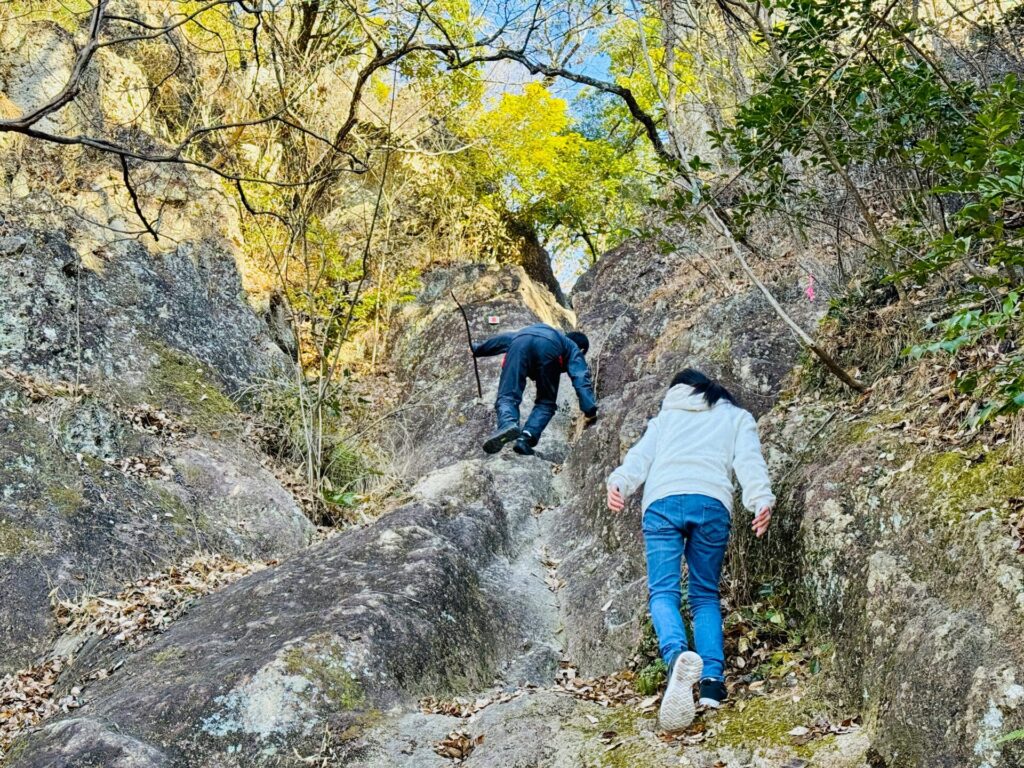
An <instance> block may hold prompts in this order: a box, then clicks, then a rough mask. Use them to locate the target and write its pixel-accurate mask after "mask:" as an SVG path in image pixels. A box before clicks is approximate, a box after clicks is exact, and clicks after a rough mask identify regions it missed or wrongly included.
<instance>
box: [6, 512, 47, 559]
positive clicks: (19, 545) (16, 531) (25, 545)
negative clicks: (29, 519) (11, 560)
mask: <svg viewBox="0 0 1024 768" xmlns="http://www.w3.org/2000/svg"><path fill="white" fill-rule="evenodd" d="M44 549H45V546H44V542H43V541H40V539H39V536H38V534H37V533H36V532H35V531H33V530H32V529H31V528H24V527H22V526H20V525H15V524H14V523H10V522H7V521H6V520H0V557H18V556H20V555H36V554H39V553H40V552H42V551H43V550H44Z"/></svg>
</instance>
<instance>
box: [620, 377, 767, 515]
mask: <svg viewBox="0 0 1024 768" xmlns="http://www.w3.org/2000/svg"><path fill="white" fill-rule="evenodd" d="M734 472H735V474H736V478H737V479H738V480H739V481H740V485H741V486H742V488H743V506H744V507H746V508H747V509H749V510H750V511H751V512H753V513H755V514H756V513H757V512H758V511H760V510H761V509H762V508H763V507H770V506H773V505H774V504H775V496H773V495H772V489H771V481H770V480H769V478H768V467H767V465H766V464H765V462H764V456H762V455H761V441H760V439H759V438H758V436H757V423H756V422H755V421H754V417H753V416H751V415H750V414H749V413H748V412H747V411H745V410H743V409H742V408H738V407H737V406H735V405H733V404H732V403H729V402H726V401H725V400H719V401H718V402H717V403H715V405H714V407H711V406H709V405H708V404H707V401H705V400H704V395H699V394H697V393H695V392H694V391H693V387H690V386H689V385H687V384H677V385H676V386H674V387H672V388H671V389H670V390H669V391H668V394H667V395H665V401H664V402H663V403H662V405H661V413H659V414H658V415H657V416H655V417H654V418H653V419H651V420H650V421H649V422H648V424H647V431H646V432H644V436H643V437H641V438H640V440H639V442H637V444H636V445H634V446H633V447H632V448H630V449H629V452H628V453H627V454H626V458H625V459H624V460H623V462H622V466H620V467H619V468H618V469H616V470H615V471H614V472H612V473H611V475H610V476H609V477H608V486H609V487H611V486H613V485H614V486H617V487H618V489H619V490H620V491H621V492H622V494H623V495H624V496H627V497H628V496H630V495H631V494H632V493H633V492H634V491H635V490H636V489H637V488H639V487H640V485H641V484H644V497H643V509H644V510H645V511H646V510H647V507H649V506H650V505H651V504H652V503H653V502H655V501H657V500H658V499H663V498H665V497H666V496H674V495H677V494H683V493H699V494H703V495H704V496H710V497H711V498H713V499H718V500H719V501H720V502H722V504H724V505H725V508H726V509H732V498H733V480H732V477H733V473H734Z"/></svg>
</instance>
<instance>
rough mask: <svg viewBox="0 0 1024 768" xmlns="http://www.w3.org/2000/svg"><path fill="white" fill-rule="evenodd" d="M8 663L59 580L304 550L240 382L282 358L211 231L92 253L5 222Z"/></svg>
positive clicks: (1, 246) (277, 367)
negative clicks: (191, 558)
mask: <svg viewBox="0 0 1024 768" xmlns="http://www.w3.org/2000/svg"><path fill="white" fill-rule="evenodd" d="M0 232H2V233H3V235H2V238H0V373H2V374H3V376H2V377H0V486H2V487H3V489H4V491H3V494H2V496H0V578H2V580H3V583H4V584H5V586H6V590H7V597H6V598H5V599H4V600H3V601H2V602H0V645H2V646H3V647H4V650H5V652H4V653H3V654H2V655H0V671H8V670H12V669H16V668H18V667H19V666H22V665H24V664H25V663H27V662H28V661H30V660H31V659H33V658H34V657H35V656H37V655H38V654H39V653H40V652H42V650H43V649H44V648H46V647H47V643H48V640H49V638H50V636H51V635H52V633H53V631H54V624H53V617H52V614H51V610H50V600H51V597H50V593H51V591H52V590H56V595H57V596H59V597H66V598H73V597H75V596H77V595H78V594H81V593H82V592H88V591H103V590H109V589H113V588H115V587H119V586H120V585H121V584H123V583H124V582H125V581H126V580H131V579H133V578H135V577H136V576H138V575H140V574H141V573H143V572H148V571H150V570H153V569H154V568H156V567H159V566H163V565H165V564H167V563H169V562H176V561H178V560H180V559H182V558H183V557H184V556H186V555H188V554H191V553H193V552H195V551H197V550H200V551H203V550H215V551H222V552H228V553H231V554H233V555H236V556H239V557H263V558H266V557H274V556H279V555H282V554H285V553H287V552H292V551H295V550H296V549H298V548H300V547H302V546H304V545H305V544H306V543H308V541H309V540H310V538H311V535H312V531H313V527H312V525H311V524H310V523H309V521H308V520H307V519H306V517H305V516H304V514H303V513H302V510H301V509H300V508H299V507H298V505H297V504H296V503H295V501H294V499H293V498H292V497H291V495H290V494H289V493H288V492H286V491H285V489H284V488H283V487H282V486H281V485H280V483H279V482H278V481H277V480H276V479H275V477H274V476H273V475H272V474H271V473H270V472H269V471H268V470H267V469H265V468H264V467H263V466H262V464H261V459H260V455H259V454H258V452H257V451H256V450H254V448H253V447H251V446H250V445H249V444H248V443H249V441H248V440H246V439H245V435H244V434H243V433H244V422H243V419H242V414H241V413H240V411H239V409H238V407H237V405H236V403H235V402H234V401H233V400H232V399H231V397H230V396H231V395H233V394H236V393H238V392H240V391H241V390H242V389H243V388H245V387H249V386H251V385H255V384H256V383H257V382H259V381H262V380H268V381H269V380H273V379H274V378H275V377H278V376H280V374H281V372H282V371H284V370H286V366H287V364H288V363H287V360H286V359H285V358H284V357H283V355H282V353H281V352H280V351H279V350H278V349H277V347H275V346H274V345H273V343H272V342H271V341H270V338H269V335H268V333H267V331H266V329H265V328H264V327H263V325H262V323H261V322H260V320H259V319H258V318H257V317H256V316H255V315H254V313H253V311H252V310H251V309H250V308H249V306H248V304H247V303H246V302H245V299H244V297H243V295H242V291H241V285H240V282H239V279H238V275H237V273H236V271H235V266H234V261H233V259H232V258H231V257H230V255H229V254H227V253H226V252H224V250H222V249H221V248H219V247H218V246H217V245H216V244H214V243H197V244H193V245H191V246H185V245H183V246H180V247H179V248H178V249H177V250H176V251H174V252H172V253H164V254H151V253H150V252H148V251H147V250H146V249H145V248H144V247H143V246H142V245H140V244H139V243H137V242H131V243H123V244H121V247H119V248H111V249H110V250H109V251H107V252H106V257H105V259H104V261H103V263H102V264H93V265H91V266H86V265H84V264H83V263H82V259H81V257H80V254H79V253H78V252H77V251H76V250H74V249H73V248H72V247H71V246H70V245H69V244H68V242H67V241H66V240H65V239H64V238H63V236H62V235H61V234H59V233H57V232H46V233H43V232H39V231H35V230H32V229H28V228H24V227H16V226H14V225H13V224H11V223H7V224H6V225H3V226H0Z"/></svg>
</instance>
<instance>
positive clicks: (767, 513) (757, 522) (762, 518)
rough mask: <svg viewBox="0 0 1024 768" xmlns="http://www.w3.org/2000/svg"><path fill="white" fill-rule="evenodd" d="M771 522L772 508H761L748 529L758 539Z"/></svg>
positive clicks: (765, 531) (609, 503)
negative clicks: (751, 530) (750, 529)
mask: <svg viewBox="0 0 1024 768" xmlns="http://www.w3.org/2000/svg"><path fill="white" fill-rule="evenodd" d="M608 498H609V502H608V505H609V506H611V501H610V499H611V494H609V496H608ZM771 522H772V508H771V507H762V508H761V511H760V512H758V513H757V514H756V515H754V521H753V522H752V523H751V524H750V527H751V528H752V529H753V530H754V535H755V536H757V538H759V539H760V538H761V537H762V536H764V535H765V533H767V532H768V526H769V525H771Z"/></svg>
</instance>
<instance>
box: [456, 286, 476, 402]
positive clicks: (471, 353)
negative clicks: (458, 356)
mask: <svg viewBox="0 0 1024 768" xmlns="http://www.w3.org/2000/svg"><path fill="white" fill-rule="evenodd" d="M448 293H450V294H451V295H452V301H454V302H455V306H456V307H458V308H459V312H460V313H462V321H463V322H464V323H465V324H466V338H467V339H468V340H469V356H470V357H471V358H473V374H474V375H475V376H476V392H477V395H479V397H480V399H481V400H483V399H484V388H483V387H482V386H481V385H480V367H479V366H478V365H477V363H476V353H475V352H474V351H473V333H472V331H470V330H469V316H468V315H466V310H464V309H463V308H462V305H461V304H460V303H459V300H458V299H457V298H455V291H454V290H452V289H451V288H449V289H448Z"/></svg>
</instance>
